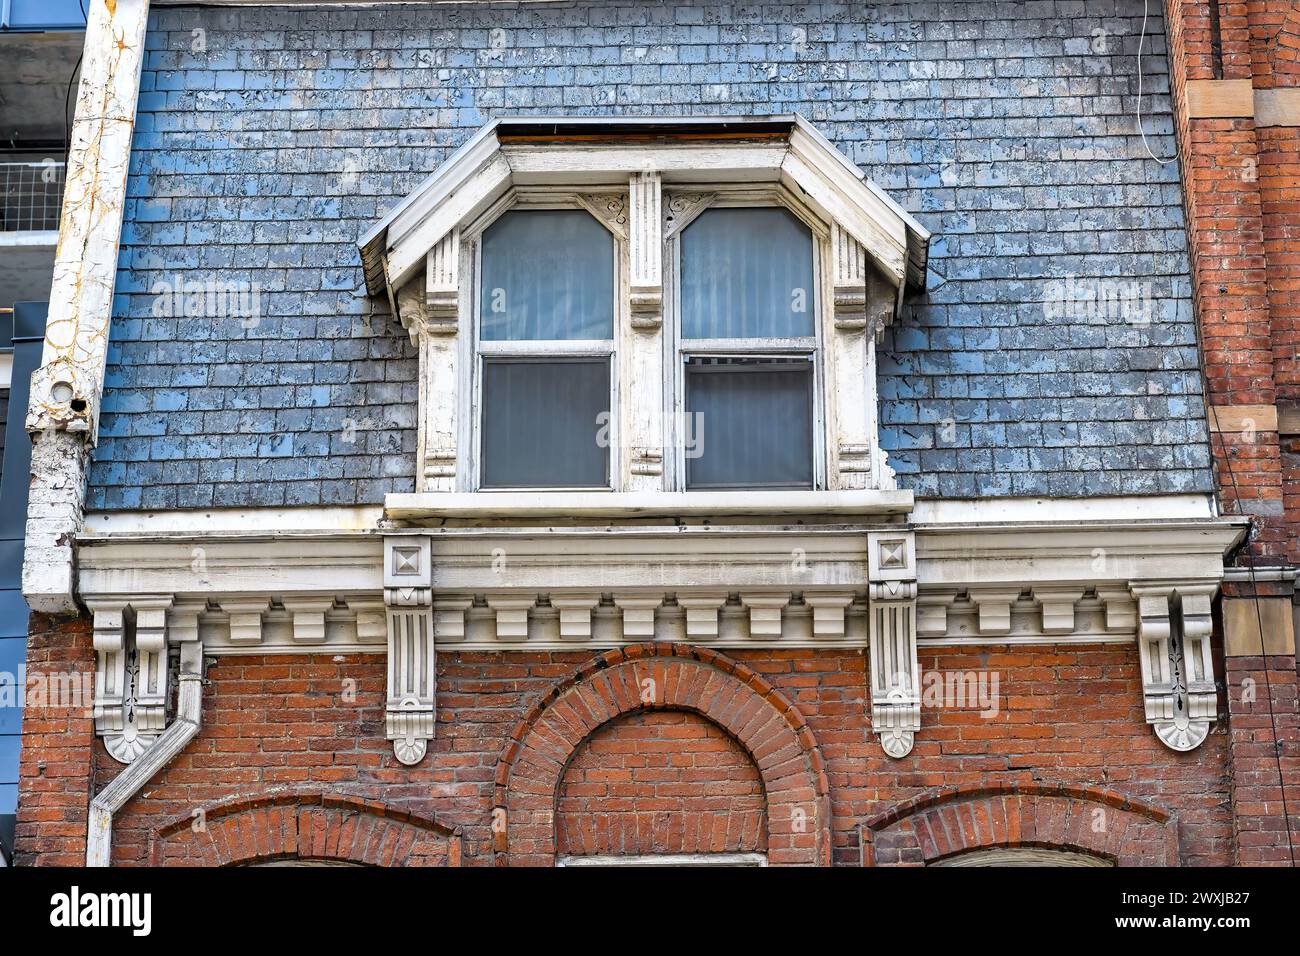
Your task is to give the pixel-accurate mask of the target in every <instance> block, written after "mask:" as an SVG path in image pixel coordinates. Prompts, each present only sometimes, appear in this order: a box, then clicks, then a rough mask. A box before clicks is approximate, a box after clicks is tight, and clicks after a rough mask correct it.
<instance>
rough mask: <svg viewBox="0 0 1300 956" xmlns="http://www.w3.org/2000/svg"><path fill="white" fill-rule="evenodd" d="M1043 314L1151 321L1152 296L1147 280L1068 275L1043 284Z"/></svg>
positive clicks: (1153, 310) (1093, 319)
mask: <svg viewBox="0 0 1300 956" xmlns="http://www.w3.org/2000/svg"><path fill="white" fill-rule="evenodd" d="M1043 315H1044V316H1045V317H1046V318H1047V319H1049V320H1056V319H1075V320H1079V321H1085V322H1128V323H1132V324H1135V325H1146V324H1148V323H1150V322H1153V321H1154V320H1155V315H1156V306H1155V296H1154V295H1153V293H1152V283H1151V281H1150V280H1146V281H1141V282H1139V281H1137V280H1136V279H1095V278H1078V277H1075V276H1070V277H1069V278H1066V279H1055V280H1053V281H1051V282H1049V283H1048V284H1047V289H1046V293H1045V295H1044V297H1043Z"/></svg>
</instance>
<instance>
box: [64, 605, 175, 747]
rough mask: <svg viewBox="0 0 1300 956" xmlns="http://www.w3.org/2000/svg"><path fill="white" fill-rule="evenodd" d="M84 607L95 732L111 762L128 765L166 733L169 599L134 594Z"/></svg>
mask: <svg viewBox="0 0 1300 956" xmlns="http://www.w3.org/2000/svg"><path fill="white" fill-rule="evenodd" d="M87 603H88V604H89V606H90V609H91V611H92V613H93V614H94V625H93V627H94V631H93V639H92V642H93V646H94V648H95V658H96V661H95V699H94V704H93V710H92V713H93V716H94V719H95V732H96V733H98V734H99V735H100V736H101V737H103V738H104V746H105V747H106V748H107V750H108V752H109V754H110V755H111V756H112V757H113V759H114V760H116V761H118V762H119V763H128V764H129V763H131V761H133V760H135V758H136V757H138V756H140V754H142V753H144V751H145V750H146V749H147V748H148V747H149V745H150V744H152V743H153V742H154V741H155V740H157V739H158V735H159V734H161V733H162V732H163V731H164V730H165V729H166V728H167V694H168V686H169V685H168V672H167V609H168V608H169V607H171V604H172V599H171V596H170V595H138V596H133V597H130V598H125V597H123V598H104V599H94V600H89V601H87ZM195 637H196V638H197V627H196V628H195Z"/></svg>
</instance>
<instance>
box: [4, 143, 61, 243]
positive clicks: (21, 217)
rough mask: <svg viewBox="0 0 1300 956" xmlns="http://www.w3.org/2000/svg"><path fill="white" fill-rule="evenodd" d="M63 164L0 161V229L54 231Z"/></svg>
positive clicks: (11, 230)
mask: <svg viewBox="0 0 1300 956" xmlns="http://www.w3.org/2000/svg"><path fill="white" fill-rule="evenodd" d="M63 176H64V164H63V163H61V162H58V161H56V160H53V159H42V160H39V161H30V162H18V163H12V162H11V163H5V162H0V232H27V231H38V232H40V231H51V230H52V231H57V230H58V228H59V211H60V209H61V208H62V205H63Z"/></svg>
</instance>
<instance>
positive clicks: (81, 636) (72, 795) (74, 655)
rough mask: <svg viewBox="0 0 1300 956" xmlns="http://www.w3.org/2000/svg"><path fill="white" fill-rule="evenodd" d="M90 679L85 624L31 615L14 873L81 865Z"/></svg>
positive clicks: (91, 659)
mask: <svg viewBox="0 0 1300 956" xmlns="http://www.w3.org/2000/svg"><path fill="white" fill-rule="evenodd" d="M94 676H95V653H94V650H93V647H92V643H91V627H90V620H89V619H88V618H80V617H54V616H50V615H44V614H34V615H32V619H31V625H30V628H29V634H28V638H27V696H26V703H27V707H26V709H25V711H24V713H23V741H22V756H21V758H20V761H19V767H18V822H17V829H16V831H15V837H14V843H15V857H16V862H17V864H18V865H19V866H84V865H85V863H86V814H87V811H88V809H89V806H90V797H91V788H92V785H93V776H94V773H93V753H92V746H93V744H94V740H95V725H94V720H93V719H92V706H93V693H94Z"/></svg>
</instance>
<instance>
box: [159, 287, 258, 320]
mask: <svg viewBox="0 0 1300 956" xmlns="http://www.w3.org/2000/svg"><path fill="white" fill-rule="evenodd" d="M149 292H150V294H151V295H152V296H153V306H152V308H151V311H152V313H153V315H154V317H155V318H160V319H164V318H166V319H237V320H238V321H239V324H240V325H241V326H243V327H244V328H246V329H254V328H257V326H258V325H259V324H260V323H261V321H262V290H261V287H260V286H259V285H258V284H257V283H256V282H233V281H222V280H218V279H205V280H203V281H199V280H197V279H186V278H184V277H183V276H180V275H175V276H172V277H171V278H170V279H160V280H158V281H157V282H155V283H154V284H153V285H152V286H151V287H150V289H149Z"/></svg>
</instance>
